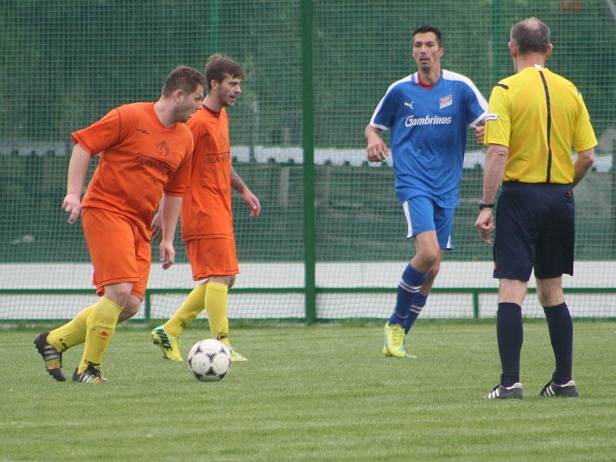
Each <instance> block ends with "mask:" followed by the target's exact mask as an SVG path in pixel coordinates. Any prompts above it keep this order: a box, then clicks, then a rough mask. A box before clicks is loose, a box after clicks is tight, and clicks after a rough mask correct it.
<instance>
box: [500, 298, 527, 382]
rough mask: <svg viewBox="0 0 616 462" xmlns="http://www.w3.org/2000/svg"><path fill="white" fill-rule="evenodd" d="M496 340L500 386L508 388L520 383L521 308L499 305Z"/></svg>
mask: <svg viewBox="0 0 616 462" xmlns="http://www.w3.org/2000/svg"><path fill="white" fill-rule="evenodd" d="M496 338H497V340H498V352H499V354H500V359H501V367H502V371H503V372H502V374H501V385H503V386H504V387H510V386H511V385H513V384H514V383H516V382H519V381H520V352H521V350H522V341H523V338H524V333H523V327H522V307H521V306H520V305H518V304H516V303H499V304H498V311H497V312H496Z"/></svg>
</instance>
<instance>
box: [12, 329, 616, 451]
mask: <svg viewBox="0 0 616 462" xmlns="http://www.w3.org/2000/svg"><path fill="white" fill-rule="evenodd" d="M148 334H149V331H148V330H146V329H143V328H141V327H134V326H133V327H123V328H121V329H119V330H118V332H117V333H116V336H115V337H114V340H113V343H112V345H111V348H110V350H109V352H108V355H107V361H106V363H105V367H104V368H103V372H104V373H105V375H106V376H107V377H108V378H109V379H110V380H111V383H109V384H106V385H84V384H73V383H70V382H66V383H57V382H54V381H53V380H52V379H51V378H50V377H49V376H48V375H47V374H46V373H45V372H44V371H43V367H42V361H41V359H40V357H39V356H38V354H36V353H35V350H34V348H33V346H32V343H31V342H32V338H33V337H34V335H35V331H29V330H8V331H3V332H2V333H1V334H0V335H1V336H2V342H1V344H2V356H1V358H2V363H1V364H2V368H1V372H2V373H1V375H0V377H1V378H0V385H1V387H0V389H1V390H2V399H1V401H0V403H1V416H2V418H1V419H0V460H2V461H14V460H35V461H42V460H104V461H115V460H119V461H146V460H156V461H167V460H175V461H204V460H205V461H384V460H395V459H398V460H413V461H418V460H422V461H423V460H426V461H440V460H456V461H458V460H459V461H495V460H498V461H556V460H558V461H574V460H584V461H608V460H610V461H613V460H616V387H615V386H614V384H616V366H615V363H614V359H615V358H616V323H614V322H578V323H576V325H575V335H576V337H575V344H576V350H575V370H574V375H575V379H576V380H577V382H578V385H579V389H580V393H581V397H580V398H579V399H577V400H562V399H560V400H558V399H543V398H539V397H536V396H535V395H536V394H537V392H538V391H539V390H540V388H541V387H542V386H543V385H544V383H545V382H546V381H547V380H548V379H549V377H550V374H551V371H552V364H553V360H552V355H551V350H550V348H549V340H548V335H547V329H546V327H545V325H544V323H542V322H526V325H525V343H524V348H523V352H522V382H523V384H524V387H525V393H526V397H525V399H524V400H523V401H515V402H511V401H499V402H493V401H486V400H484V399H482V395H484V394H485V393H486V392H487V391H488V390H489V389H490V388H491V387H492V386H493V385H494V384H495V383H496V382H497V381H498V373H499V367H498V355H497V352H496V340H495V328H494V325H493V324H492V323H459V322H421V321H420V322H419V323H418V325H417V326H416V328H415V330H414V334H413V337H412V342H411V346H412V350H413V352H414V353H415V354H417V356H418V358H417V359H415V360H398V359H385V358H383V356H382V355H381V351H380V350H381V341H382V340H381V336H382V328H381V327H380V326H376V325H370V326H344V325H343V326H341V325H325V326H314V327H295V326H291V327H289V326H286V327H260V328H242V329H236V330H234V331H233V338H234V341H235V342H234V343H235V345H236V347H237V348H238V350H239V351H240V352H241V353H243V354H245V355H246V356H248V358H249V362H247V363H237V364H235V365H234V366H233V368H232V369H231V371H230V373H229V375H228V376H227V377H225V379H224V380H223V381H222V382H219V383H201V382H198V381H197V380H195V379H194V378H193V377H192V376H191V374H190V373H189V371H188V369H187V366H186V365H185V364H176V363H169V362H165V361H163V360H162V359H161V356H160V354H159V351H158V350H157V349H156V348H155V347H154V346H153V345H152V344H150V343H149V335H148ZM205 336H206V335H205V331H204V329H203V328H199V329H197V328H195V329H191V330H188V331H187V332H186V333H185V336H184V350H185V351H187V350H188V348H189V347H190V346H191V345H192V344H193V343H194V342H195V341H197V340H199V339H201V338H203V337H205ZM80 353H81V351H80V348H77V349H75V350H72V351H70V352H68V353H66V354H65V372H66V373H67V374H68V373H69V372H70V371H71V370H72V368H74V367H75V364H76V363H77V361H78V358H79V355H80Z"/></svg>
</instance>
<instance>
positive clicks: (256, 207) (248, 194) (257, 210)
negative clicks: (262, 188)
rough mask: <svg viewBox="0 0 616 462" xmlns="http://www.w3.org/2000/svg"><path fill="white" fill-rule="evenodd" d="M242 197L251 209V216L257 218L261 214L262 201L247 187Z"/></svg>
mask: <svg viewBox="0 0 616 462" xmlns="http://www.w3.org/2000/svg"><path fill="white" fill-rule="evenodd" d="M242 199H243V200H244V202H246V205H247V206H248V208H249V209H250V218H257V217H258V216H259V215H261V202H259V198H258V197H257V196H255V195H254V194H253V192H252V191H251V190H250V189H248V188H246V189H245V190H244V192H243V193H242Z"/></svg>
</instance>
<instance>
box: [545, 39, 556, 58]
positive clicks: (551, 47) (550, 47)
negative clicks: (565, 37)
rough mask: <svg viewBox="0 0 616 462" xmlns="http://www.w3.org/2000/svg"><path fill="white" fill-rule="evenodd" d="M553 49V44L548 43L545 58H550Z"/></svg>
mask: <svg viewBox="0 0 616 462" xmlns="http://www.w3.org/2000/svg"><path fill="white" fill-rule="evenodd" d="M553 51H554V45H552V44H551V43H550V44H549V45H548V51H546V52H545V59H550V57H551V56H552V52H553Z"/></svg>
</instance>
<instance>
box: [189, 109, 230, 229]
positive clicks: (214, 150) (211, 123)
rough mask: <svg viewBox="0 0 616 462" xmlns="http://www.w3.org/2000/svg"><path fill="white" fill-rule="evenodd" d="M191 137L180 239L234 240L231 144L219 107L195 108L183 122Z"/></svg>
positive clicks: (224, 112) (224, 119)
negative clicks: (189, 169)
mask: <svg viewBox="0 0 616 462" xmlns="http://www.w3.org/2000/svg"><path fill="white" fill-rule="evenodd" d="M187 125H188V128H190V131H191V132H192V134H193V138H194V140H195V149H194V151H193V155H192V167H191V175H190V189H189V190H188V191H187V193H186V194H184V199H183V201H182V214H181V221H182V238H183V239H184V241H189V240H192V239H198V238H207V237H226V238H229V239H234V234H233V212H232V209H231V203H232V201H231V146H230V143H229V121H228V119H227V111H225V109H224V108H223V109H222V110H221V111H220V112H218V113H216V112H214V111H212V110H210V109H208V108H206V107H203V106H202V107H201V108H200V109H198V110H197V111H196V112H195V113H194V114H193V116H192V117H191V118H190V120H189V121H188V123H187Z"/></svg>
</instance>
